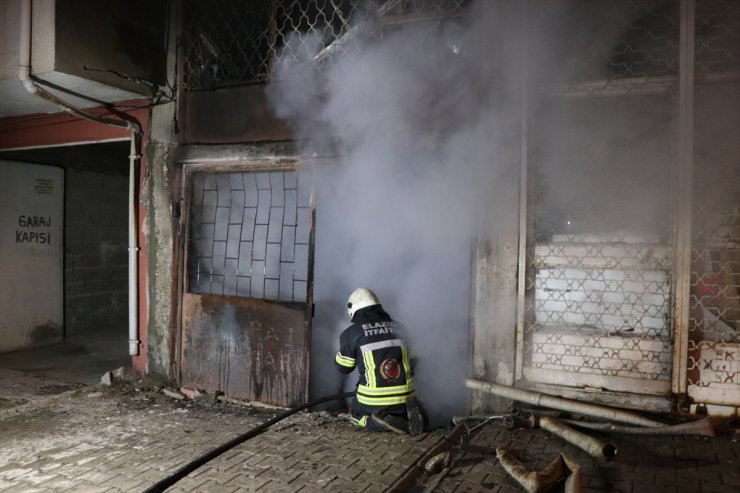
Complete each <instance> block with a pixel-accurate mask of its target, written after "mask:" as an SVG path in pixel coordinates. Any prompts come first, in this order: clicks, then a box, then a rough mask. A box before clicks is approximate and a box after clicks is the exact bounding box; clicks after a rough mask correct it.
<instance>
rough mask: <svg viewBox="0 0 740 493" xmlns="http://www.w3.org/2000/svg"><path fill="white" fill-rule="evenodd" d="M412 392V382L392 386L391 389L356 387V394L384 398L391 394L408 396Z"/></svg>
mask: <svg viewBox="0 0 740 493" xmlns="http://www.w3.org/2000/svg"><path fill="white" fill-rule="evenodd" d="M413 390H414V384H413V383H412V382H409V383H407V384H406V385H394V386H393V387H369V386H367V385H358V386H357V393H358V394H360V393H362V394H365V395H367V396H384V395H393V394H408V393H409V392H411V391H413Z"/></svg>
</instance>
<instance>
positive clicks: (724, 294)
mask: <svg viewBox="0 0 740 493" xmlns="http://www.w3.org/2000/svg"><path fill="white" fill-rule="evenodd" d="M696 14H697V20H696V29H697V42H696V52H695V56H696V73H695V84H696V98H695V103H696V108H695V118H694V165H693V180H692V183H693V191H692V237H691V279H690V296H689V348H688V355H689V357H688V368H687V369H688V380H689V382H688V383H689V394H690V395H691V396H692V397H693V398H694V399H695V400H697V401H701V402H714V403H720V404H731V405H738V402H740V357H739V356H740V139H738V135H740V107H739V106H738V104H739V103H738V102H739V101H740V77H738V74H740V3H739V2H733V1H731V0H726V1H708V0H705V1H700V2H698V3H697V12H696Z"/></svg>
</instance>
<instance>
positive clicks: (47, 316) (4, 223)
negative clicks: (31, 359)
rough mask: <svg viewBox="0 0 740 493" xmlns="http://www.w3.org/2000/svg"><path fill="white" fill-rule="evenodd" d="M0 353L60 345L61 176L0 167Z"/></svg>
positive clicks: (57, 171)
mask: <svg viewBox="0 0 740 493" xmlns="http://www.w3.org/2000/svg"><path fill="white" fill-rule="evenodd" d="M0 184H2V188H0V276H2V282H0V304H1V306H2V317H0V353H3V352H8V351H13V350H16V349H23V348H28V347H34V346H43V345H48V344H53V343H55V342H59V341H60V340H61V339H62V331H63V328H62V241H63V239H62V238H63V235H62V229H63V213H62V210H63V200H64V170H62V169H61V168H57V167H53V166H42V165H35V164H28V163H20V162H11V161H0Z"/></svg>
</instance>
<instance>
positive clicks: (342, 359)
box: [324, 353, 355, 368]
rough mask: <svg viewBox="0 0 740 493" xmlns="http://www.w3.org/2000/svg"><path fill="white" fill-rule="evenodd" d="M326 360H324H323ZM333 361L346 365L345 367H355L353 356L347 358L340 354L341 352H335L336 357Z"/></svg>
mask: <svg viewBox="0 0 740 493" xmlns="http://www.w3.org/2000/svg"><path fill="white" fill-rule="evenodd" d="M324 361H326V360H324ZM335 361H336V362H337V364H340V365H342V366H346V367H347V368H354V367H355V359H354V358H348V357H346V356H342V354H341V353H337V357H336V358H335Z"/></svg>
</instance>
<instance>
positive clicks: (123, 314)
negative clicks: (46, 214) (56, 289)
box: [64, 169, 128, 337]
mask: <svg viewBox="0 0 740 493" xmlns="http://www.w3.org/2000/svg"><path fill="white" fill-rule="evenodd" d="M66 184H67V189H66V202H65V221H66V225H65V251H64V256H65V266H64V270H65V272H64V274H65V275H64V277H65V283H64V284H65V286H64V287H65V300H64V303H65V326H66V331H67V336H68V337H69V336H70V335H75V334H78V333H80V332H85V331H87V330H96V329H98V328H100V327H101V326H109V325H118V324H126V320H127V313H128V312H127V303H128V294H127V289H128V282H127V276H128V268H127V263H128V250H127V248H128V235H127V228H128V215H127V207H128V177H127V176H126V175H108V174H101V173H93V172H89V171H78V170H73V169H68V170H67V176H66Z"/></svg>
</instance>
